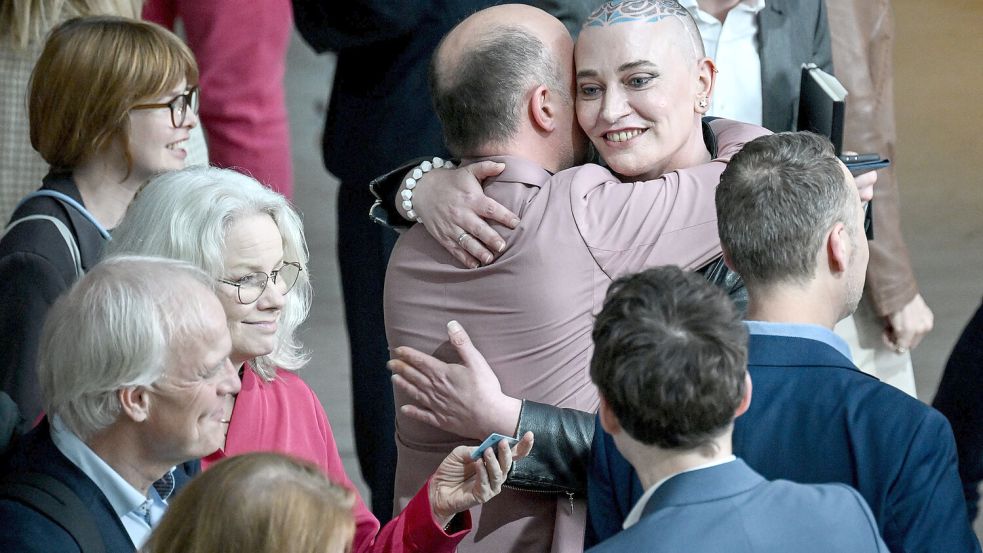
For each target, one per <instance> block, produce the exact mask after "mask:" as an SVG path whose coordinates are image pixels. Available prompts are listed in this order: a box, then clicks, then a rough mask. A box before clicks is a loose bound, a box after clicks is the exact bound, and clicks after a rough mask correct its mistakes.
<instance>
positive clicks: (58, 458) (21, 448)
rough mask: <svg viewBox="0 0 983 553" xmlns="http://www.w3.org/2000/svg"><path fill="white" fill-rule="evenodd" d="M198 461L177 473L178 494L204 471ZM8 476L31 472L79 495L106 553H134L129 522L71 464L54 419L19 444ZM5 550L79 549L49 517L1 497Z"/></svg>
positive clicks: (0, 539) (46, 552) (0, 541)
mask: <svg viewBox="0 0 983 553" xmlns="http://www.w3.org/2000/svg"><path fill="white" fill-rule="evenodd" d="M199 466H200V465H199V463H198V461H194V462H190V463H185V464H184V465H181V466H179V467H178V468H177V469H176V470H175V471H174V485H175V487H174V490H175V493H176V492H177V491H178V490H179V489H180V488H181V487H182V486H184V485H185V484H186V483H187V482H188V481H189V480H190V476H189V474H190V475H194V474H195V473H197V472H198V469H199ZM2 470H3V474H8V473H10V472H16V471H25V470H30V471H32V472H41V473H44V474H47V475H49V476H52V477H54V478H56V479H57V480H59V481H60V482H61V483H63V484H65V485H66V486H68V487H69V488H70V489H71V490H72V491H74V492H75V494H76V495H78V497H79V499H80V500H81V501H82V503H83V504H85V505H86V506H88V508H89V512H90V513H91V514H92V516H93V517H95V522H96V525H97V526H98V527H99V533H100V535H101V536H102V540H103V544H104V545H105V547H106V553H133V552H134V551H135V550H136V546H135V545H134V544H133V542H132V541H130V536H129V534H127V533H126V529H125V528H124V527H123V522H122V521H121V520H120V519H119V517H118V516H116V512H115V511H113V508H112V506H111V505H110V504H109V500H108V499H106V496H105V495H103V493H102V492H101V491H100V490H99V488H98V487H97V486H96V484H95V483H94V482H93V481H92V480H90V479H89V477H88V476H86V475H85V473H83V472H82V470H81V469H79V468H78V467H77V466H75V465H74V464H73V463H72V462H71V461H69V460H68V458H66V457H65V456H64V455H62V453H61V451H59V450H58V448H57V447H55V444H54V442H53V441H51V431H50V429H49V426H48V420H47V419H44V420H42V421H41V423H39V424H38V425H37V427H35V428H34V429H33V430H31V431H30V432H28V433H27V434H25V435H24V436H23V437H22V438H21V439H20V440H19V441H18V442H17V444H15V445H14V447H13V450H12V451H11V453H10V456H9V458H8V459H6V461H5V463H4V465H3V469H2ZM0 520H2V521H3V524H0V551H5V552H6V551H11V552H12V551H17V552H18V553H50V552H53V551H57V552H58V553H75V552H79V547H78V545H77V544H76V543H75V540H73V539H72V537H71V535H69V534H68V532H66V531H65V530H63V529H62V528H61V526H58V525H57V524H55V523H54V522H52V521H51V520H50V519H49V518H47V517H46V516H44V515H43V514H41V513H39V512H37V511H35V510H33V509H31V508H29V507H27V506H25V505H23V504H22V503H19V502H17V501H12V500H6V499H0Z"/></svg>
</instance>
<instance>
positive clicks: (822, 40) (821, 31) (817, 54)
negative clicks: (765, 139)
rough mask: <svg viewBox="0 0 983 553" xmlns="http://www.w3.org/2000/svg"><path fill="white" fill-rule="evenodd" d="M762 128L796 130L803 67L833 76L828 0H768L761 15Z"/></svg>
mask: <svg viewBox="0 0 983 553" xmlns="http://www.w3.org/2000/svg"><path fill="white" fill-rule="evenodd" d="M758 52H759V54H760V56H761V98H762V106H761V107H762V111H761V122H762V126H763V127H765V128H767V129H769V130H771V131H773V132H781V131H789V130H795V120H796V116H797V115H798V110H799V79H800V78H801V73H802V64H803V63H810V62H811V63H815V64H816V65H818V66H819V67H821V68H822V69H823V70H824V71H827V72H830V73H832V71H833V53H832V49H831V47H830V38H829V23H828V22H827V20H826V4H825V2H823V0H767V2H766V4H765V7H764V9H762V10H761V11H760V12H758Z"/></svg>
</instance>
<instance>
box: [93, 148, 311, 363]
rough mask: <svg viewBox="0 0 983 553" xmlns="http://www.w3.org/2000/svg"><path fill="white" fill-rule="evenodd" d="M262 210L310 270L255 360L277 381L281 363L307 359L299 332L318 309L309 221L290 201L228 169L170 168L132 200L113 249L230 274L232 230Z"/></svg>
mask: <svg viewBox="0 0 983 553" xmlns="http://www.w3.org/2000/svg"><path fill="white" fill-rule="evenodd" d="M257 213H265V214H268V215H270V216H271V217H272V218H273V220H274V221H275V222H276V225H277V228H279V229H280V235H281V236H282V238H283V255H284V259H285V260H287V261H296V262H298V263H300V266H301V267H302V269H303V270H302V271H301V272H300V275H299V276H298V278H297V284H296V285H294V288H293V289H292V290H291V291H290V293H289V294H287V295H286V297H285V298H284V301H285V304H284V306H283V309H282V311H281V315H280V321H279V325H278V327H277V332H276V341H275V344H274V346H273V351H272V352H270V353H269V354H267V355H264V356H262V357H258V358H256V359H254V360H253V361H252V362H251V363H250V366H251V367H252V368H253V370H254V371H256V374H258V375H259V376H260V377H262V378H263V379H264V380H267V381H270V380H273V378H274V377H275V376H276V369H277V367H280V368H283V369H289V370H296V369H299V368H300V367H302V366H304V364H305V363H307V360H308V355H307V354H306V353H305V352H304V351H303V348H302V346H301V344H300V341H299V340H298V339H297V338H296V336H295V333H296V330H297V327H299V326H300V325H301V323H303V322H304V320H305V319H307V313H308V311H309V310H310V306H311V282H310V276H309V273H308V265H307V261H308V257H309V255H308V250H307V242H306V241H305V240H304V227H303V223H302V222H301V220H300V216H299V215H298V214H297V212H296V211H294V209H293V208H292V207H290V204H289V202H288V201H287V199H286V198H284V197H283V196H281V195H280V194H277V193H276V192H274V191H272V190H270V189H269V188H266V187H265V186H263V185H262V184H260V183H259V182H258V181H256V179H254V178H252V177H249V176H246V175H243V174H242V173H238V172H236V171H232V170H228V169H218V168H215V167H191V168H187V169H183V170H181V171H174V172H171V173H165V174H163V175H160V176H158V177H156V178H154V179H153V180H151V181H150V183H149V184H148V185H147V186H146V187H145V188H144V189H143V190H142V191H140V193H139V194H138V195H137V197H136V198H135V199H134V201H133V203H132V204H130V207H129V209H128V210H127V213H126V216H125V217H124V218H123V221H122V222H121V223H120V225H119V226H118V227H116V230H114V231H113V240H112V241H111V242H110V243H109V246H108V248H107V251H108V252H111V253H131V254H142V255H158V256H162V257H170V258H174V259H180V260H182V261H187V262H189V263H192V264H194V265H196V266H197V267H199V268H201V269H202V270H203V271H205V272H206V273H207V274H208V275H209V276H211V277H212V278H215V279H218V278H221V277H223V276H224V275H223V272H224V269H225V266H224V252H225V243H226V242H225V241H226V232H227V231H228V229H229V227H230V226H231V225H232V224H233V222H235V221H236V220H237V219H239V218H240V217H244V216H249V215H254V214H257Z"/></svg>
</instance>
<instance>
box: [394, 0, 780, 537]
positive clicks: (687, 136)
mask: <svg viewBox="0 0 983 553" xmlns="http://www.w3.org/2000/svg"><path fill="white" fill-rule="evenodd" d="M682 13H683V14H685V11H683V12H682ZM657 15H658V18H657V21H656V22H654V23H651V22H639V25H645V27H644V29H645V30H646V31H647V32H651V33H652V35H653V36H654V37H657V38H654V39H653V40H652V41H650V42H646V43H644V44H643V45H641V46H639V48H644V49H645V50H644V52H635V53H634V54H632V52H629V51H620V50H619V52H622V53H623V54H624V55H629V54H632V55H635V56H636V57H635V58H632V59H633V60H637V59H639V56H640V57H642V58H644V59H646V60H650V65H653V66H654V65H655V64H659V69H658V71H659V72H660V74H661V75H663V76H664V78H666V79H671V82H672V83H673V88H672V91H673V93H672V94H670V95H669V96H667V97H666V98H665V104H666V109H668V110H670V111H671V120H672V126H671V128H669V129H665V128H664V127H663V121H664V120H663V119H661V118H653V119H649V118H648V117H647V116H646V114H645V113H643V112H642V109H640V108H639V109H636V107H635V106H633V104H632V102H634V101H635V100H639V101H648V100H655V99H656V94H655V93H656V92H657V91H656V90H649V91H644V90H640V89H636V88H634V87H633V85H631V84H630V83H631V79H630V78H629V77H628V76H622V75H620V73H622V72H623V71H621V70H617V66H614V69H612V68H611V67H609V66H608V65H607V64H606V63H602V62H601V60H599V61H598V64H597V65H596V66H594V65H592V66H591V67H592V71H593V72H594V74H592V75H591V76H590V79H592V80H591V85H590V86H591V87H597V88H600V87H605V88H606V89H607V90H608V91H609V92H608V94H610V96H609V98H611V99H609V100H604V99H600V100H597V101H596V103H597V104H598V105H601V106H607V107H602V109H601V110H600V111H599V112H598V115H597V118H596V119H595V121H596V123H597V124H596V125H595V126H594V127H592V129H591V132H590V135H591V136H590V137H591V139H592V140H595V143H596V144H597V145H598V148H603V149H604V150H603V151H604V152H607V151H608V149H610V151H611V152H612V155H611V158H612V160H614V162H612V168H614V169H615V170H617V171H619V173H621V174H622V175H624V176H627V177H629V178H632V179H634V178H637V179H639V181H641V182H628V183H623V182H620V180H619V178H617V177H616V176H615V175H614V174H612V173H611V172H610V171H609V170H607V169H605V168H602V167H600V166H597V165H584V166H580V167H574V168H572V169H569V167H570V166H571V165H573V164H574V163H577V162H579V161H580V160H581V159H582V157H583V154H584V150H585V145H586V141H585V140H584V136H583V134H582V133H581V132H580V130H579V129H578V128H577V122H576V120H575V117H574V110H573V107H574V92H573V89H574V83H575V77H574V71H573V63H572V54H573V44H572V41H571V39H570V36H569V34H568V33H567V31H566V29H565V28H564V27H563V26H562V24H560V23H559V22H558V21H557V20H556V19H554V18H553V17H551V16H549V15H547V14H546V13H544V12H542V11H540V10H537V9H534V8H531V7H528V6H518V5H503V6H497V7H494V8H490V9H487V10H484V11H481V12H478V13H476V14H475V15H473V16H472V17H470V18H468V19H467V20H465V21H464V22H462V23H461V24H460V25H459V26H458V27H456V28H455V29H454V30H452V31H451V33H450V34H448V36H447V37H445V38H444V40H443V42H442V43H441V45H440V46H439V47H438V50H437V53H436V55H435V58H434V65H433V70H432V74H431V88H432V91H433V96H434V104H435V107H436V110H437V113H438V116H439V117H440V119H441V121H442V123H443V125H444V135H445V139H446V141H447V143H448V146H449V147H450V148H451V150H452V151H453V152H454V153H455V155H457V156H459V157H461V158H462V159H463V160H464V163H465V164H469V163H474V162H479V161H482V160H493V161H498V162H502V163H504V164H505V169H504V171H503V172H502V173H501V174H500V175H498V176H497V177H495V178H493V179H491V180H490V181H487V182H486V183H485V188H484V190H485V192H486V193H487V194H488V195H489V196H490V197H491V198H493V199H494V200H496V201H497V202H499V203H500V204H501V205H503V206H504V207H505V208H507V209H508V210H511V211H514V212H515V213H516V214H517V215H518V217H520V218H521V223H519V224H518V226H517V227H516V228H514V229H507V228H505V227H499V228H498V230H499V232H501V234H502V239H503V245H502V248H501V250H500V251H499V254H498V257H497V259H496V260H495V261H494V263H491V264H488V265H486V266H483V267H480V268H477V269H474V270H469V269H467V268H466V267H464V266H462V265H460V264H459V263H458V262H457V261H455V259H454V257H452V254H451V253H449V252H448V251H447V250H445V249H444V247H443V246H442V245H441V243H440V242H438V241H437V240H435V239H434V238H432V237H431V236H430V235H429V234H428V233H427V229H426V228H424V226H423V225H416V226H415V227H414V228H412V229H410V230H409V231H407V232H406V233H405V234H404V235H403V236H402V237H401V238H400V240H399V242H398V243H397V245H396V248H395V250H394V252H393V256H392V258H391V261H390V265H389V269H388V271H387V279H386V291H385V312H386V329H387V338H388V340H389V343H390V344H392V345H401V346H410V347H411V348H415V350H418V351H422V352H427V353H433V354H435V355H436V356H437V357H439V358H440V359H442V360H443V361H454V360H456V359H457V357H456V355H455V354H454V353H453V350H452V348H449V347H448V344H447V336H446V334H445V333H444V327H445V324H446V322H447V321H448V320H452V319H454V320H457V321H460V323H461V324H463V325H465V326H467V327H468V328H471V329H472V330H473V338H474V341H475V343H476V344H478V346H479V347H480V348H481V349H482V351H484V353H485V354H486V355H487V357H488V359H489V361H490V362H491V365H492V366H493V367H494V370H495V374H496V375H497V376H498V378H499V379H500V380H501V389H500V390H498V393H497V394H484V393H478V394H475V396H473V398H474V399H473V400H465V402H468V403H470V407H471V408H472V409H473V410H474V411H477V417H472V416H466V417H450V418H449V419H448V421H447V423H446V424H441V425H440V426H439V427H434V426H431V425H430V424H427V423H424V422H421V421H419V420H417V419H416V418H414V417H413V416H412V413H413V411H412V410H409V411H408V410H404V409H402V408H401V407H403V406H407V405H408V404H409V403H410V400H411V397H412V396H411V394H407V393H406V392H405V389H404V388H402V387H400V386H399V382H397V387H396V394H395V399H396V405H397V407H400V409H398V410H397V448H398V450H399V461H398V464H397V470H396V485H395V488H396V496H397V502H398V504H397V507H401V506H402V504H403V503H405V502H406V501H407V500H408V499H409V498H410V497H412V494H413V493H414V492H415V490H416V489H419V487H420V485H421V484H422V483H423V482H424V481H425V480H426V478H427V476H428V474H429V472H432V469H433V467H435V466H436V463H439V461H440V458H441V454H440V452H442V451H446V447H447V446H448V445H451V444H461V443H474V442H475V441H477V440H480V439H482V438H484V437H485V436H486V435H487V434H488V433H490V432H492V431H495V432H499V433H504V434H512V433H513V432H515V430H516V424H517V421H518V419H519V414H520V410H521V409H523V403H522V402H521V401H520V400H518V399H514V398H519V397H522V398H528V399H530V400H532V401H534V402H539V403H541V404H544V405H550V406H560V407H566V408H572V409H577V410H581V411H591V412H592V411H594V410H595V409H596V408H597V401H598V400H597V393H596V389H595V387H594V386H593V385H592V384H591V383H590V381H589V379H588V375H587V371H586V368H587V365H588V361H589V359H590V355H591V339H590V331H591V324H592V317H593V314H594V313H595V312H596V311H597V310H598V309H599V308H600V306H601V301H602V300H603V297H604V291H605V290H606V289H607V286H608V284H609V283H610V282H611V280H612V279H613V278H617V277H618V276H620V275H622V274H625V273H630V272H635V271H638V270H640V269H643V268H646V267H649V266H653V265H666V264H672V265H680V266H682V267H685V268H688V269H696V268H699V267H701V266H703V265H705V264H706V263H707V262H708V261H711V260H713V259H715V258H717V257H719V255H720V245H719V240H718V239H717V234H716V214H715V211H714V206H713V193H714V189H715V187H716V184H717V182H718V180H719V175H720V172H721V171H722V170H723V168H724V166H725V165H726V162H727V160H728V159H729V158H730V156H731V155H733V154H734V153H735V152H736V151H738V149H739V148H740V145H742V144H743V143H744V142H745V141H747V140H750V139H751V138H754V137H756V136H758V135H761V134H763V133H765V132H766V131H764V130H763V129H761V128H758V127H754V126H749V125H745V124H741V123H735V122H730V121H724V120H718V121H714V122H712V123H710V124H708V125H704V124H703V123H702V122H701V116H702V115H703V112H704V111H705V110H706V107H707V105H708V103H707V102H706V97H707V96H708V95H709V92H710V88H711V85H712V71H711V70H710V69H711V68H710V67H708V66H707V65H706V62H705V61H704V59H705V58H703V57H702V56H698V55H695V54H696V51H695V50H694V46H693V45H694V44H698V42H693V40H692V38H691V37H690V35H689V34H688V33H687V32H686V27H685V26H684V25H681V24H680V23H681V20H680V18H679V16H678V15H676V14H674V13H660V14H657ZM686 17H688V15H686ZM694 29H695V27H694ZM584 34H585V35H586V34H587V31H585V33H584ZM662 35H665V36H662ZM636 45H637V44H636ZM680 45H682V46H685V49H683V48H682V46H680ZM680 49H683V50H684V51H685V52H687V53H688V55H687V56H677V55H675V54H676V52H677V51H679V50H680ZM686 49H688V50H686ZM667 52H671V53H672V54H673V55H672V56H669V57H668V58H667ZM619 65H620V62H619ZM643 71H644V72H655V71H656V68H655V67H648V66H647V67H645V68H636V71H634V72H633V73H632V74H634V73H635V72H643ZM585 78H587V77H585ZM609 81H610V82H609ZM612 83H625V84H612ZM583 88H584V87H583V86H581V87H580V88H579V89H578V94H583ZM654 88H655V87H654ZM592 92H593V89H592ZM592 97H596V96H592ZM629 97H631V98H633V100H631V101H629ZM592 101H593V100H592ZM578 102H579V100H578ZM610 106H616V109H615V110H613V111H612V110H611V109H610ZM615 112H618V113H615ZM605 120H607V121H608V122H607V124H606V126H605V125H604V121H605ZM629 134H630V135H631V136H628V135H629ZM705 137H710V138H708V139H707V140H705V139H704V138H705ZM600 143H603V146H602V145H601V144H600ZM614 152H621V153H622V154H624V155H623V156H618V155H613V154H614ZM606 157H607V156H606ZM622 160H630V161H631V163H625V164H621V163H618V162H619V161H622ZM683 167H688V168H687V169H683ZM428 179H429V177H425V178H423V179H421V180H422V182H420V183H419V184H418V185H417V186H415V187H414V194H413V195H412V197H413V200H412V202H413V205H414V206H416V205H417V203H418V202H421V204H420V207H419V210H420V211H419V214H420V216H421V217H422V218H423V219H424V221H427V220H428V217H429V214H428V211H427V208H426V205H425V204H426V202H425V198H424V196H425V194H426V191H427V188H428V187H433V188H435V189H436V188H437V187H438V185H437V183H436V182H428ZM645 179H649V180H648V181H647V182H645ZM399 351H408V349H407V350H399ZM502 392H504V394H503V393H502ZM455 399H462V398H455ZM533 479H535V476H533ZM472 517H473V520H474V521H475V522H474V524H475V531H474V532H473V533H472V534H471V535H470V536H468V538H466V539H465V541H464V542H462V543H461V545H460V551H464V552H475V551H481V552H484V551H488V552H492V551H494V552H501V551H521V552H546V551H557V552H571V551H580V550H581V549H582V543H583V529H584V509H583V504H582V502H581V501H580V498H579V497H574V496H572V495H571V496H568V495H566V494H550V493H541V492H525V491H521V490H517V489H508V490H504V491H503V493H502V495H500V496H499V497H498V498H496V499H495V500H493V501H491V502H489V503H488V504H486V505H485V506H483V507H482V508H481V509H480V510H478V509H474V510H472Z"/></svg>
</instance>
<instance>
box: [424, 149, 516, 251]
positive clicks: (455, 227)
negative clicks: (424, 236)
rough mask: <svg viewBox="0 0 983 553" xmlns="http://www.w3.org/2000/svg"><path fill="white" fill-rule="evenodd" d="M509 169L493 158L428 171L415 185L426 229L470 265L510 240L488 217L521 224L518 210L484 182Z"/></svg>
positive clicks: (514, 224)
mask: <svg viewBox="0 0 983 553" xmlns="http://www.w3.org/2000/svg"><path fill="white" fill-rule="evenodd" d="M504 169H505V165H504V164H502V163H496V162H493V161H481V162H478V163H472V164H469V165H466V166H463V167H460V168H457V169H451V170H445V169H436V170H433V171H430V172H429V173H427V174H426V175H424V176H423V178H422V179H421V181H422V182H419V183H418V184H417V186H416V188H415V189H414V191H413V210H414V211H415V212H416V215H417V217H419V218H420V220H421V221H422V223H423V226H425V227H426V228H427V232H429V233H430V235H431V236H433V237H434V239H435V240H437V242H438V243H440V245H441V246H443V247H444V249H446V250H447V251H448V252H450V254H451V255H453V256H454V258H455V259H457V260H458V261H460V262H461V263H462V264H463V265H464V266H466V267H470V268H472V269H474V268H476V267H479V266H481V265H487V264H489V263H491V262H492V261H494V259H495V256H496V255H497V254H499V253H501V251H502V250H504V249H505V240H503V239H502V237H501V235H499V234H498V233H497V232H496V231H495V229H493V228H492V227H491V226H490V225H489V224H488V221H493V222H497V223H500V224H502V225H504V226H506V227H508V228H515V227H516V226H518V224H519V217H518V216H516V214H515V213H512V212H511V211H510V210H508V209H506V208H505V206H503V205H502V204H500V203H498V202H496V201H495V200H493V199H491V198H489V197H488V196H486V195H485V193H484V190H482V188H481V181H483V180H484V179H486V178H488V177H493V176H496V175H498V174H499V173H501V172H502V171H503V170H504Z"/></svg>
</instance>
